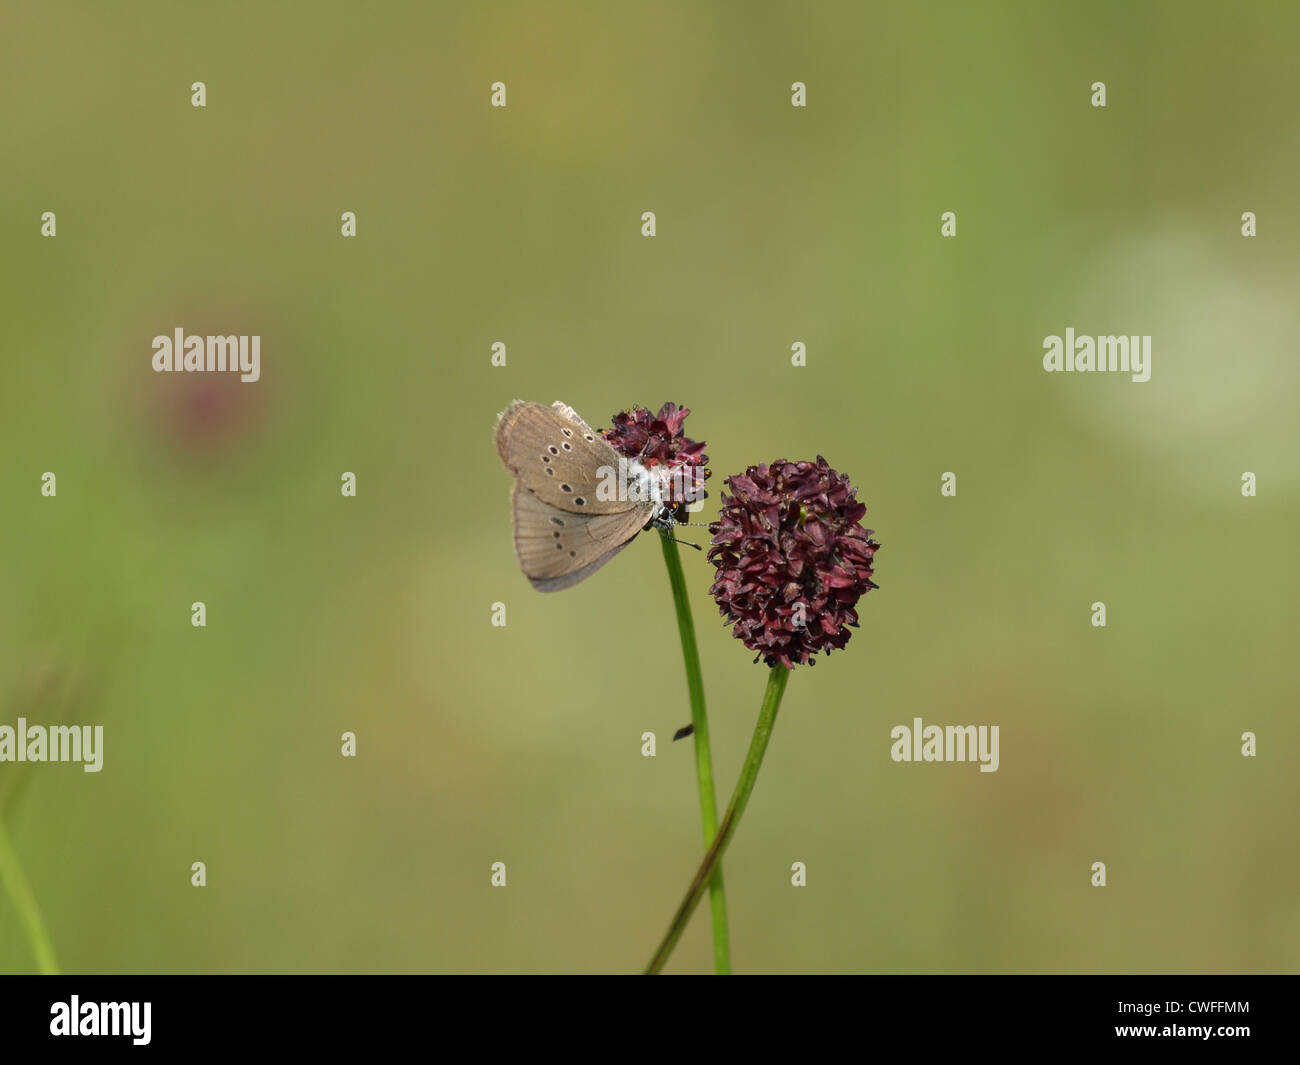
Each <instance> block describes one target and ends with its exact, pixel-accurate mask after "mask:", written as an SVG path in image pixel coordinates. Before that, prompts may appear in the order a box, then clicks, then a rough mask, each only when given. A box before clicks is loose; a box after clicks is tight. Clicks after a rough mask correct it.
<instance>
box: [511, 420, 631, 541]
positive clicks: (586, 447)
mask: <svg viewBox="0 0 1300 1065" xmlns="http://www.w3.org/2000/svg"><path fill="white" fill-rule="evenodd" d="M496 443H497V454H499V455H500V456H501V461H502V462H504V463H505V464H506V468H507V469H508V470H510V472H511V473H513V474H514V475H515V477H516V478H518V479H520V480H521V481H522V483H523V485H524V489H525V491H527V492H528V493H529V494H531V495H535V496H536V497H537V498H538V499H540V500H542V501H543V502H546V503H550V504H551V505H552V506H554V507H559V508H560V509H561V510H567V511H571V512H573V513H577V514H623V513H627V511H628V510H629V509H633V508H636V509H638V510H639V506H640V505H639V504H637V503H635V502H632V501H629V500H627V499H608V498H607V499H598V498H597V487H598V485H599V483H600V480H599V477H598V471H600V470H608V471H612V475H613V476H614V477H617V475H618V469H619V466H618V464H619V455H618V452H616V451H615V450H614V449H613V448H612V447H610V446H609V444H607V443H606V442H605V441H604V440H603V439H602V438H601V436H600V434H599V433H597V432H596V431H595V430H594V429H592V428H591V426H589V425H588V424H587V423H586V422H584V421H583V420H582V419H581V418H579V417H578V416H577V414H575V413H574V412H573V409H572V408H571V407H566V406H565V405H564V404H562V403H559V404H556V405H555V406H554V407H544V406H542V404H540V403H524V402H522V401H520V400H516V401H515V402H514V403H512V404H511V405H510V406H509V407H508V408H507V409H506V410H505V411H503V412H502V414H501V416H500V418H498V419H497V430H496ZM603 476H605V477H608V476H610V474H609V473H605V474H603ZM605 494H606V495H612V494H617V493H605ZM646 520H648V518H647V519H646ZM642 524H644V521H643V522H642Z"/></svg>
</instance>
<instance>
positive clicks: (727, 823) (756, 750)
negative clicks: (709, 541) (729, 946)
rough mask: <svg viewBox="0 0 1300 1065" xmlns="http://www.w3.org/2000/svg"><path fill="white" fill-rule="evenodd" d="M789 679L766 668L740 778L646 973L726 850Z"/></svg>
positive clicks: (672, 940)
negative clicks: (760, 699) (717, 829)
mask: <svg viewBox="0 0 1300 1065" xmlns="http://www.w3.org/2000/svg"><path fill="white" fill-rule="evenodd" d="M789 679H790V670H788V669H786V668H785V667H784V666H780V665H776V666H773V667H772V668H771V669H770V670H769V671H768V674H767V690H766V691H765V692H764V693H763V705H762V707H760V708H759V711H758V722H757V724H755V725H754V736H753V738H752V739H751V740H750V741H749V753H748V754H747V755H746V756H745V765H744V768H742V769H741V771H740V780H738V781H737V782H736V790H735V792H734V793H733V794H732V796H731V803H730V804H729V805H728V806H727V812H726V814H724V815H723V818H722V827H721V829H720V830H719V831H718V835H717V837H716V838H715V839H714V841H713V845H712V846H711V847H709V852H708V853H707V854H706V855H705V856H704V861H703V862H702V863H700V868H699V871H698V872H696V874H695V879H694V880H692V881H691V886H690V889H689V890H688V891H687V892H686V898H684V899H683V900H682V904H681V906H679V907H678V908H677V913H676V914H674V916H673V920H672V924H670V925H669V926H668V932H667V934H666V935H665V936H664V938H663V942H662V943H660V944H659V949H658V950H656V951H655V956H654V957H653V958H651V959H650V964H649V965H648V966H646V970H645V971H646V975H653V974H654V973H657V972H659V971H660V970H661V969H662V968H663V967H664V963H665V962H666V961H667V960H668V955H670V954H671V953H672V952H673V948H674V947H675V946H677V941H678V940H679V939H681V937H682V932H684V931H685V930H686V922H687V921H689V920H690V919H691V914H692V913H694V912H695V907H696V906H697V905H699V901H700V897H701V896H702V895H703V894H704V885H705V884H706V883H708V881H709V877H710V876H711V875H712V874H713V870H714V869H715V868H716V867H718V863H719V862H721V861H722V855H723V852H724V851H726V849H727V845H728V844H729V843H730V842H731V837H732V836H733V835H735V833H736V826H737V825H739V824H740V815H741V814H743V813H744V812H745V807H746V805H748V803H749V794H750V792H752V791H753V790H754V782H755V781H756V780H757V779H758V770H759V767H760V766H762V764H763V755H764V754H765V753H766V752H767V742H768V740H770V739H771V738H772V726H773V725H774V724H775V723H776V712H777V710H779V709H780V708H781V696H782V695H784V694H785V685H786V682H787V681H788V680H789Z"/></svg>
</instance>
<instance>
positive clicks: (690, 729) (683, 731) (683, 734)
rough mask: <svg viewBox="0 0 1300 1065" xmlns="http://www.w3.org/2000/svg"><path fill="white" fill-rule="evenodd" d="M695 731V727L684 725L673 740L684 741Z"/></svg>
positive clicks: (675, 733) (674, 735)
mask: <svg viewBox="0 0 1300 1065" xmlns="http://www.w3.org/2000/svg"><path fill="white" fill-rule="evenodd" d="M694 731H695V726H694V725H683V726H682V727H681V728H679V729H678V730H677V731H676V732H674V733H673V739H674V740H684V739H685V738H686V737H687V736H689V735H690V734H691V733H692V732H694Z"/></svg>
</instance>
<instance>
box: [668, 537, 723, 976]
mask: <svg viewBox="0 0 1300 1065" xmlns="http://www.w3.org/2000/svg"><path fill="white" fill-rule="evenodd" d="M660 540H661V541H662V542H663V545H664V564H665V565H666V566H667V567H668V582H669V583H670V584H671V585H672V588H673V603H674V604H675V605H676V607H677V630H678V632H680V633H681V637H682V658H683V659H684V660H685V662H686V688H687V690H688V691H689V692H690V697H691V724H692V725H694V726H695V777H696V780H697V782H698V784H699V791H700V820H701V822H703V825H704V846H705V847H708V846H709V845H710V844H711V843H713V840H714V837H715V836H717V834H718V796H717V792H716V791H715V790H714V787H713V756H712V754H711V753H710V750H709V718H708V714H707V713H706V712H705V709H704V674H703V673H702V672H701V671H700V652H699V648H697V647H696V646H695V623H694V622H693V621H692V620H691V603H690V600H689V599H688V598H687V597H686V577H685V576H684V575H683V573H682V560H681V559H680V558H679V557H678V555H677V544H676V543H674V542H673V541H672V540H670V539H668V537H666V536H662V537H660ZM709 904H710V906H711V907H712V910H713V968H714V970H715V971H716V972H717V973H718V974H719V975H726V974H728V973H730V972H731V949H730V947H729V946H728V944H727V896H726V892H725V891H724V890H723V886H722V866H720V865H719V866H718V867H717V869H716V870H715V871H714V872H713V876H712V879H711V880H710V881H709Z"/></svg>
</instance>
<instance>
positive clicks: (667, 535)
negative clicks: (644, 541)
mask: <svg viewBox="0 0 1300 1065" xmlns="http://www.w3.org/2000/svg"><path fill="white" fill-rule="evenodd" d="M655 528H656V529H658V530H659V535H660V536H662V537H664V538H665V539H668V540H671V541H672V542H673V543H675V544H685V545H686V546H687V547H693V548H695V550H696V551H703V550H704V548H702V547H701V546H700V545H699V544H697V543H692V542H691V541H690V540H679V539H677V537H675V536H673V535H672V534H671V533H670V532H668V531H667V530H666V529H664V527H663V526H662V525H656V526H655Z"/></svg>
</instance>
